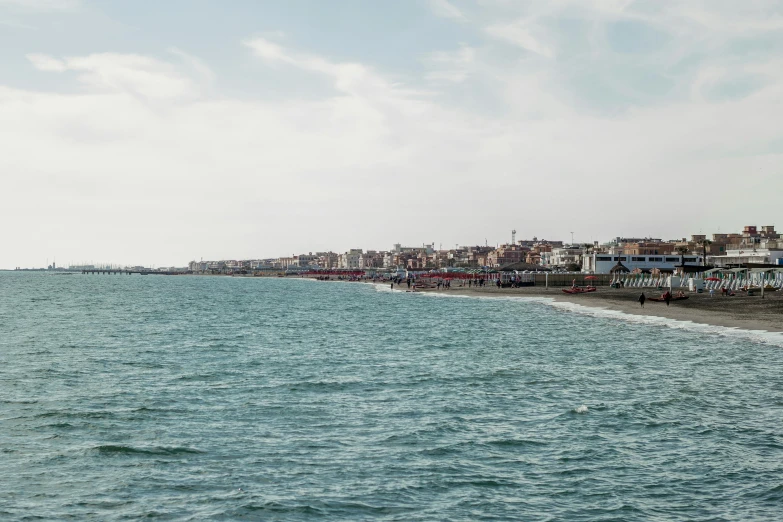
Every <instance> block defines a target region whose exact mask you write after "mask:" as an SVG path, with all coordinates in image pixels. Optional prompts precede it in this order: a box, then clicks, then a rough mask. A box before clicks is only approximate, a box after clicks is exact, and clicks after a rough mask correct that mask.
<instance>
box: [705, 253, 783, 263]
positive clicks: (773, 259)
mask: <svg viewBox="0 0 783 522" xmlns="http://www.w3.org/2000/svg"><path fill="white" fill-rule="evenodd" d="M708 259H709V260H710V263H711V264H713V265H715V266H720V267H736V266H740V265H747V264H763V265H779V264H783V263H781V260H783V248H748V249H743V250H728V251H726V254H724V255H722V256H712V257H709V258H708Z"/></svg>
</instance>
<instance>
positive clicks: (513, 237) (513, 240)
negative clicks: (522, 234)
mask: <svg viewBox="0 0 783 522" xmlns="http://www.w3.org/2000/svg"><path fill="white" fill-rule="evenodd" d="M511 244H512V245H516V244H517V231H516V229H514V230H512V231H511Z"/></svg>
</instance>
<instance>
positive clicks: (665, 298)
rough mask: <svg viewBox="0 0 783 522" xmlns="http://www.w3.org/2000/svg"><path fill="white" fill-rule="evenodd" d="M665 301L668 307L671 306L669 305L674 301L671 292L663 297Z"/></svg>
mask: <svg viewBox="0 0 783 522" xmlns="http://www.w3.org/2000/svg"><path fill="white" fill-rule="evenodd" d="M663 300H664V301H665V302H666V306H669V303H671V301H672V294H671V293H670V292H666V295H665V296H664V297H663Z"/></svg>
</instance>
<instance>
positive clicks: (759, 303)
mask: <svg viewBox="0 0 783 522" xmlns="http://www.w3.org/2000/svg"><path fill="white" fill-rule="evenodd" d="M400 289H401V290H403V289H406V287H405V286H404V285H403V286H402V287H401V288H400ZM675 290H676V289H675ZM420 291H422V292H437V293H442V294H454V295H466V296H476V297H492V296H504V297H509V296H514V297H548V298H552V299H554V300H556V301H559V302H569V303H576V304H579V305H582V306H589V307H596V308H604V309H609V310H616V311H620V312H623V313H626V314H634V315H648V316H657V317H665V318H668V319H675V320H678V321H692V322H694V323H701V324H709V325H715V326H725V327H729V328H742V329H745V330H765V331H768V332H783V292H769V293H766V295H765V296H764V299H762V298H761V297H759V296H753V297H748V296H747V295H745V294H744V293H737V295H736V296H735V297H721V296H720V295H719V294H716V295H715V296H714V297H710V295H709V294H708V293H703V294H697V293H692V292H685V293H686V295H688V299H687V300H683V301H672V303H671V305H670V306H668V307H667V306H666V303H657V302H652V301H647V302H646V303H645V305H644V308H642V307H640V306H639V302H638V298H639V295H640V294H641V293H642V292H644V293H645V295H646V296H647V297H658V296H660V294H661V292H660V291H658V290H655V289H649V288H644V289H642V288H622V289H615V288H609V287H599V288H598V290H597V291H596V292H592V293H589V294H582V295H569V294H565V293H563V292H562V290H561V288H549V289H547V288H542V287H527V288H501V289H498V288H495V287H488V288H475V287H471V288H468V287H460V286H453V287H452V288H451V290H420ZM741 294H742V295H741Z"/></svg>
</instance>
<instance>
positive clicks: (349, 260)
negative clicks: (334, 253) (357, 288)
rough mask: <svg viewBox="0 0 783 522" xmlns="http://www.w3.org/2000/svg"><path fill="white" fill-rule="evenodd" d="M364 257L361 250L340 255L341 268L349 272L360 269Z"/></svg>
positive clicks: (339, 265) (339, 264)
mask: <svg viewBox="0 0 783 522" xmlns="http://www.w3.org/2000/svg"><path fill="white" fill-rule="evenodd" d="M361 256H362V249H361V248H352V249H351V250H349V251H348V252H346V253H344V254H340V261H339V263H338V267H339V268H347V269H349V270H358V269H359V259H360V258H361Z"/></svg>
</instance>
